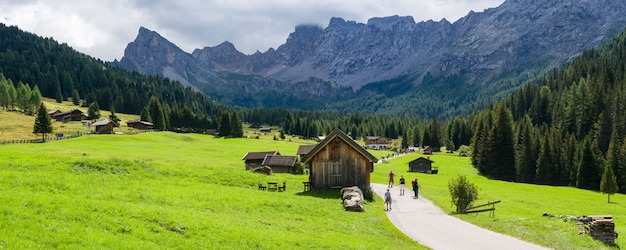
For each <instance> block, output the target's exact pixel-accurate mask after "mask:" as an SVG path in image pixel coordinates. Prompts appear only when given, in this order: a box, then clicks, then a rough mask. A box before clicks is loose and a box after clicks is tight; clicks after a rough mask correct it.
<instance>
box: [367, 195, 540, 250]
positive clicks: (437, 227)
mask: <svg viewBox="0 0 626 250" xmlns="http://www.w3.org/2000/svg"><path fill="white" fill-rule="evenodd" d="M372 188H373V190H374V192H375V193H377V194H378V195H379V196H380V197H383V196H384V194H385V192H386V191H387V185H386V184H372ZM390 192H391V197H392V201H393V202H392V205H391V211H387V212H386V213H387V217H389V220H390V221H391V222H392V223H393V224H394V225H395V226H396V227H397V228H398V229H400V231H402V232H404V233H405V234H406V235H408V236H409V237H411V238H413V239H414V240H416V241H417V242H419V243H420V244H422V245H424V246H427V247H430V248H432V249H436V250H439V249H468V250H469V249H480V250H487V249H497V250H501V249H507V250H513V249H520V250H522V249H523V250H533V249H549V248H545V247H542V246H539V245H536V244H532V243H529V242H526V241H522V240H520V239H517V238H513V237H511V236H507V235H503V234H500V233H496V232H493V231H489V230H487V229H484V228H480V227H478V226H475V225H473V224H471V223H468V222H465V221H462V220H460V219H458V218H456V217H454V216H450V215H448V214H446V213H444V212H443V211H442V210H441V209H440V208H439V207H437V206H435V205H434V204H433V203H432V202H431V201H429V200H427V199H425V198H424V197H421V196H420V197H419V198H418V199H415V198H414V197H413V196H412V195H413V192H412V190H408V189H407V190H406V192H405V195H404V196H400V195H399V193H400V188H399V187H393V188H391V190H390Z"/></svg>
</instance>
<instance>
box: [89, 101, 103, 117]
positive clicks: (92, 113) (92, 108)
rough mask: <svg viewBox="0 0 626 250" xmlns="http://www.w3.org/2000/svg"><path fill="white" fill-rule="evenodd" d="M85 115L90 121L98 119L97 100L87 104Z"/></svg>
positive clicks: (98, 108)
mask: <svg viewBox="0 0 626 250" xmlns="http://www.w3.org/2000/svg"><path fill="white" fill-rule="evenodd" d="M87 115H88V116H89V119H91V120H92V121H95V120H98V119H100V106H98V103H97V102H92V103H91V104H89V108H88V109H87Z"/></svg>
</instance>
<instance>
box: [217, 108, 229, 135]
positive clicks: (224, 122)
mask: <svg viewBox="0 0 626 250" xmlns="http://www.w3.org/2000/svg"><path fill="white" fill-rule="evenodd" d="M230 124H231V123H230V114H229V113H228V112H224V113H222V115H221V116H220V126H219V128H218V130H219V132H220V136H223V137H228V136H230V132H231V131H232V129H231V128H230Z"/></svg>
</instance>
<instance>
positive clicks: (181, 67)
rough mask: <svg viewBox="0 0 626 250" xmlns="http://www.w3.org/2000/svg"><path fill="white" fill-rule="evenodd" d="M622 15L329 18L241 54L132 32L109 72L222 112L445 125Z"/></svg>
mask: <svg viewBox="0 0 626 250" xmlns="http://www.w3.org/2000/svg"><path fill="white" fill-rule="evenodd" d="M623 13H626V2H624V1H611V0H507V1H505V2H504V3H502V4H501V5H500V6H498V7H496V8H490V9H486V10H484V11H483V12H470V13H468V14H467V15H466V16H465V17H463V18H461V19H459V20H457V21H455V22H454V23H450V22H449V21H447V20H445V19H443V20H440V21H432V20H429V21H424V22H417V23H416V22H415V21H414V20H413V18H412V17H408V16H407V17H400V16H390V17H380V18H378V17H377V18H371V19H370V20H368V22H367V23H366V24H363V23H357V22H354V21H346V20H344V19H341V18H332V19H331V20H330V22H329V24H328V26H327V27H325V28H323V27H319V26H311V25H300V26H297V27H295V31H294V32H292V33H291V34H290V35H289V37H288V38H287V40H286V42H285V43H284V44H282V45H280V46H279V47H278V48H277V49H269V50H267V51H265V52H257V53H254V54H251V55H246V54H243V53H241V52H239V51H238V50H237V49H236V48H235V46H234V45H233V44H232V43H230V42H223V43H222V44H220V45H217V46H215V47H205V48H202V49H196V50H194V51H193V52H192V53H187V52H185V51H183V50H181V49H180V48H178V47H177V46H176V45H175V44H173V43H171V42H169V41H168V40H167V39H165V38H163V37H162V36H160V35H159V34H158V33H157V32H155V31H151V30H148V29H146V28H143V27H142V28H140V29H139V34H138V36H137V38H136V39H135V40H134V41H133V42H131V43H129V44H128V46H127V48H126V49H125V52H124V57H123V58H122V59H121V60H120V61H119V62H118V61H115V62H114V63H113V64H114V65H118V66H121V67H124V68H126V69H131V70H135V71H138V72H141V73H147V74H152V75H162V76H166V77H169V78H171V79H174V80H178V81H180V82H182V83H183V84H185V85H187V86H192V87H193V88H195V89H197V90H199V91H202V92H204V93H206V94H207V95H209V96H211V97H212V98H214V99H216V100H218V101H221V102H224V103H226V104H230V105H238V106H245V107H284V108H297V109H321V110H338V111H350V112H376V113H388V114H396V115H398V114H412V115H423V116H431V117H432V116H443V117H449V116H452V115H457V114H462V113H468V112H470V111H471V110H475V109H476V108H480V107H482V106H484V105H485V104H487V103H489V102H492V101H494V100H496V99H498V98H500V97H503V96H505V95H506V94H508V93H510V92H511V91H512V90H513V89H515V88H517V87H518V86H520V85H521V84H522V83H524V82H526V81H527V80H529V79H532V78H534V77H536V76H538V75H539V74H541V73H542V72H545V71H546V70H547V69H550V68H553V67H555V66H559V65H562V64H563V63H567V62H568V61H569V60H570V59H571V58H572V57H574V56H576V55H578V54H580V53H581V52H582V51H583V50H584V49H587V48H593V47H597V46H599V45H601V44H602V43H604V42H605V41H607V40H608V39H609V38H611V37H612V36H613V35H614V34H616V33H617V32H619V31H620V30H622V29H623V28H624V27H625V26H626V15H623Z"/></svg>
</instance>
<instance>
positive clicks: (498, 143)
mask: <svg viewBox="0 0 626 250" xmlns="http://www.w3.org/2000/svg"><path fill="white" fill-rule="evenodd" d="M489 138H490V139H491V140H492V143H490V145H489V149H488V152H489V153H488V157H489V158H488V161H489V162H491V163H490V164H489V166H488V168H491V169H489V170H488V172H489V173H491V174H492V175H491V176H492V177H494V178H496V179H501V180H507V181H514V180H515V148H514V144H515V143H514V140H513V139H514V138H513V117H512V115H511V111H509V109H508V108H507V107H506V106H505V104H504V102H501V103H500V104H499V105H498V106H497V108H496V117H495V123H494V127H493V130H492V132H491V135H490V136H489Z"/></svg>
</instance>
